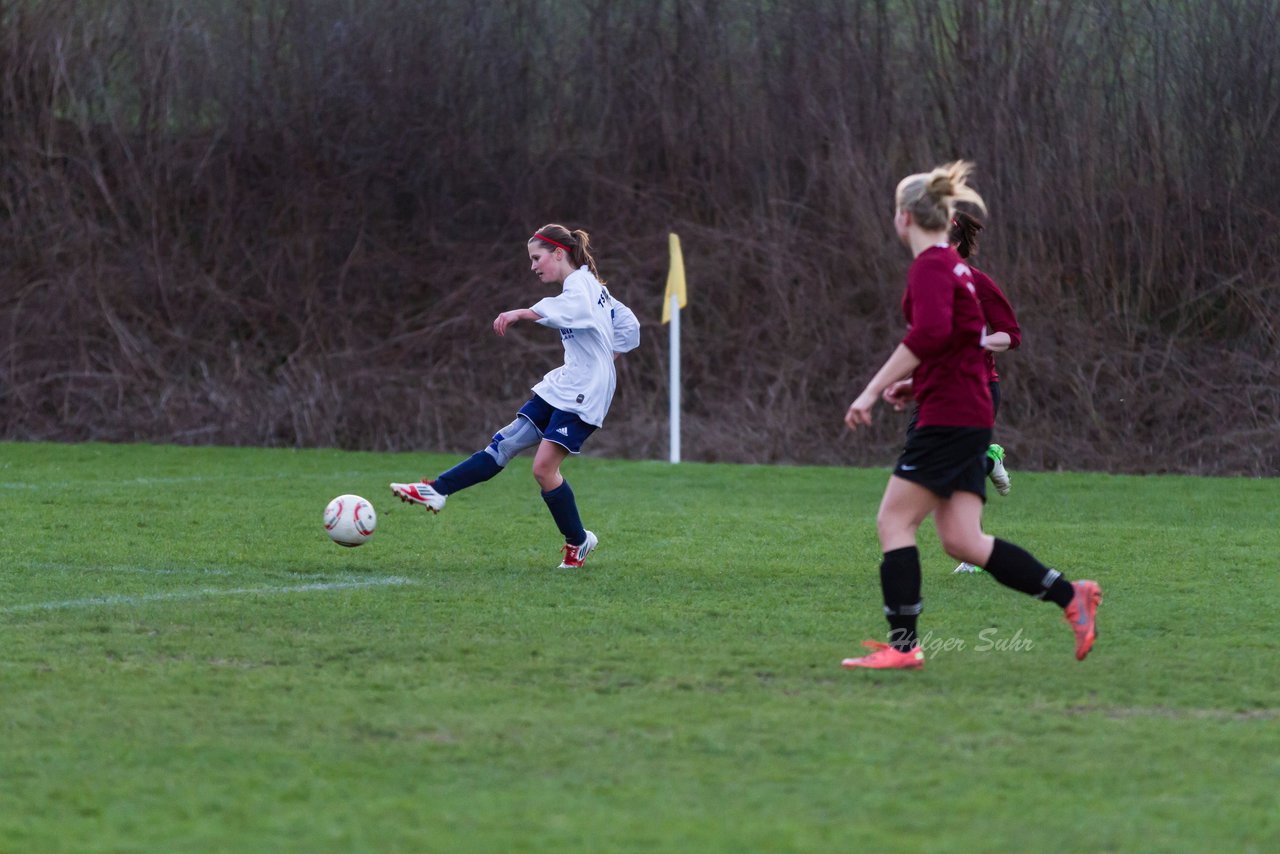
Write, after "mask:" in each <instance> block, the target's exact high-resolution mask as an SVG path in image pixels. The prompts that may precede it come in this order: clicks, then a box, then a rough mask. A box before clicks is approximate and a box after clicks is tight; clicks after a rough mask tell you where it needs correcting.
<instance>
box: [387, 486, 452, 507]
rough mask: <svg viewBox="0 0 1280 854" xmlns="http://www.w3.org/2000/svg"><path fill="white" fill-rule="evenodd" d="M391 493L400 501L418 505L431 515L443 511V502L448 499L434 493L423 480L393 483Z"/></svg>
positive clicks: (445, 496)
mask: <svg viewBox="0 0 1280 854" xmlns="http://www.w3.org/2000/svg"><path fill="white" fill-rule="evenodd" d="M391 492H392V493H393V494H394V495H395V496H396V497H397V498H399V499H400V500H401V501H407V502H408V503H410V504H420V505H422V506H423V507H425V508H427V509H428V510H430V511H431V512H432V513H439V512H440V511H441V510H443V509H444V501H445V499H446V498H448V497H449V496H447V495H441V494H440V493H438V492H436V491H435V489H434V488H433V487H432V486H431V484H430V483H429V482H428V481H425V480H422V481H418V482H417V483H393V484H391Z"/></svg>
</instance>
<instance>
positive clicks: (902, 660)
mask: <svg viewBox="0 0 1280 854" xmlns="http://www.w3.org/2000/svg"><path fill="white" fill-rule="evenodd" d="M862 645H863V646H865V647H867V648H868V649H874V650H875V652H873V653H871V654H870V655H864V656H862V657H861V658H846V659H845V660H844V661H842V662H840V666H841V667H843V668H845V669H846V670H855V669H857V668H859V667H867V668H870V669H871V670H919V669H920V668H922V667H924V650H923V649H921V648H920V647H918V646H917V647H913V648H912V649H911V651H910V652H899V651H898V650H896V649H894V648H893V647H891V646H889V644H887V643H880V641H873V640H865V641H863V642H862Z"/></svg>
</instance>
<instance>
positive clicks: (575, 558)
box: [558, 531, 600, 569]
mask: <svg viewBox="0 0 1280 854" xmlns="http://www.w3.org/2000/svg"><path fill="white" fill-rule="evenodd" d="M598 545H600V540H599V538H597V537H596V535H595V534H593V533H591V532H590V531H587V538H586V539H585V540H583V542H582V545H580V546H571V545H569V544H567V543H566V544H565V547H564V560H562V561H561V562H560V566H559V567H558V568H559V569H579V568H581V567H582V565H583V564H584V563H586V562H587V555H589V554H591V553H592V552H593V551H595V550H596V546H598Z"/></svg>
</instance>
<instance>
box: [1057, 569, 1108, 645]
mask: <svg viewBox="0 0 1280 854" xmlns="http://www.w3.org/2000/svg"><path fill="white" fill-rule="evenodd" d="M1071 588H1072V589H1073V590H1075V592H1076V595H1075V596H1074V597H1072V599H1071V604H1070V605H1068V606H1067V607H1066V609H1065V610H1064V611H1063V615H1064V616H1065V617H1066V619H1067V622H1068V623H1070V624H1071V630H1072V631H1073V632H1075V633H1076V661H1084V657H1085V656H1086V655H1088V654H1089V650H1091V649H1093V642H1094V641H1095V640H1097V638H1098V623H1097V616H1098V606H1099V605H1101V604H1102V588H1101V587H1099V586H1098V582H1096V581H1075V582H1072V584H1071Z"/></svg>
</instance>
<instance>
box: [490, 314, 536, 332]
mask: <svg viewBox="0 0 1280 854" xmlns="http://www.w3.org/2000/svg"><path fill="white" fill-rule="evenodd" d="M541 319H542V315H540V314H538V313H537V312H536V311H534V310H533V309H531V308H513V309H512V310H511V311H504V312H503V313H502V314H500V315H498V316H497V317H496V318H494V321H493V331H494V332H496V333H498V334H499V335H506V334H507V328H508V327H509V326H511V324H513V323H515V322H516V321H520V320H541Z"/></svg>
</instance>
